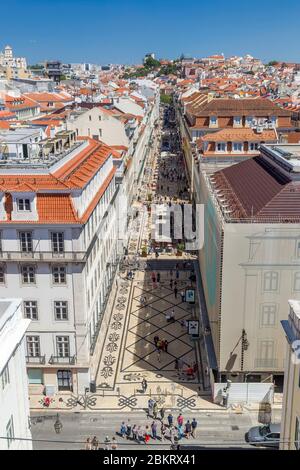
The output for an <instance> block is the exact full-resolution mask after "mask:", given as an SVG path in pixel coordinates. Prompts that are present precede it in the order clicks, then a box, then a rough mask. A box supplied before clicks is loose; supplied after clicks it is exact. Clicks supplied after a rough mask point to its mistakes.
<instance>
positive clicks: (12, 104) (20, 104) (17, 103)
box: [5, 95, 40, 112]
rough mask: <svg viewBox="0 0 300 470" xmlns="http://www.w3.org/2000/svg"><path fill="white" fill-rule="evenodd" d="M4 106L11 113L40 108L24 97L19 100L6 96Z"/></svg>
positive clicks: (37, 104) (34, 102)
mask: <svg viewBox="0 0 300 470" xmlns="http://www.w3.org/2000/svg"><path fill="white" fill-rule="evenodd" d="M5 106H6V107H7V108H8V109H9V110H10V111H11V112H14V111H18V110H20V109H26V108H38V107H40V105H39V103H37V102H36V101H34V100H32V99H31V98H28V97H25V96H24V95H22V96H21V97H20V98H14V97H12V96H8V95H6V98H5Z"/></svg>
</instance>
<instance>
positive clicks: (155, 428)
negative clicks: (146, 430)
mask: <svg viewBox="0 0 300 470" xmlns="http://www.w3.org/2000/svg"><path fill="white" fill-rule="evenodd" d="M151 431H152V439H157V424H156V422H155V421H153V422H152V424H151Z"/></svg>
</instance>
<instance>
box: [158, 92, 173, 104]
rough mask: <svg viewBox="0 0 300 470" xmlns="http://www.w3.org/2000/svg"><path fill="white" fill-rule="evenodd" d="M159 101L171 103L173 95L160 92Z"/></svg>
mask: <svg viewBox="0 0 300 470" xmlns="http://www.w3.org/2000/svg"><path fill="white" fill-rule="evenodd" d="M160 102H161V103H163V104H172V103H173V97H172V96H171V95H165V94H161V95H160Z"/></svg>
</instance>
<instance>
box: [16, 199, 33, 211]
mask: <svg viewBox="0 0 300 470" xmlns="http://www.w3.org/2000/svg"><path fill="white" fill-rule="evenodd" d="M17 205H18V211H22V212H30V210H31V208H30V200H29V199H23V198H22V199H17Z"/></svg>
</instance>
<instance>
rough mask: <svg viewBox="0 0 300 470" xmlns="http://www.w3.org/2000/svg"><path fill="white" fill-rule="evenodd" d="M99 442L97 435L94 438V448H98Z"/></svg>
mask: <svg viewBox="0 0 300 470" xmlns="http://www.w3.org/2000/svg"><path fill="white" fill-rule="evenodd" d="M98 447H99V442H98V439H97V437H96V436H94V437H93V439H92V450H98Z"/></svg>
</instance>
